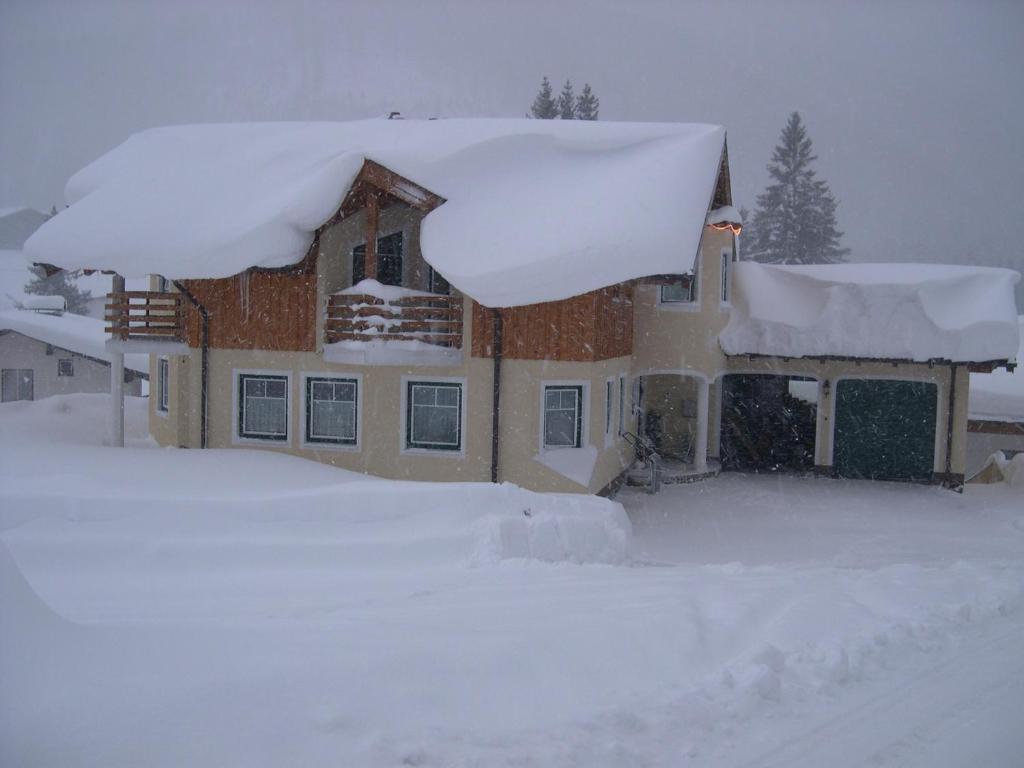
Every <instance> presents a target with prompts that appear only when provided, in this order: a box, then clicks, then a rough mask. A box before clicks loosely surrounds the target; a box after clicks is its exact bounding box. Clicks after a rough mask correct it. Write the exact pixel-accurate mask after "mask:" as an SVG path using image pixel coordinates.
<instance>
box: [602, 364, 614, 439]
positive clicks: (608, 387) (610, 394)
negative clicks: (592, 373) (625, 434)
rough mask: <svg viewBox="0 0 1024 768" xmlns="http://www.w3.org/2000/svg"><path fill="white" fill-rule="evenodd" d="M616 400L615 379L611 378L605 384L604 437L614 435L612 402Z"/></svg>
mask: <svg viewBox="0 0 1024 768" xmlns="http://www.w3.org/2000/svg"><path fill="white" fill-rule="evenodd" d="M614 398H615V379H612V378H609V379H606V380H605V382H604V436H605V437H606V438H607V437H610V436H611V434H612V400H613V399H614Z"/></svg>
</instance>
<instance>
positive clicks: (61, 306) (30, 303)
mask: <svg viewBox="0 0 1024 768" xmlns="http://www.w3.org/2000/svg"><path fill="white" fill-rule="evenodd" d="M22 307H23V308H25V309H34V310H36V311H45V312H63V311H64V310H66V309H67V308H68V301H67V299H65V298H64V297H63V296H27V297H25V301H24V302H22Z"/></svg>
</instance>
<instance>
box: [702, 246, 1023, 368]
mask: <svg viewBox="0 0 1024 768" xmlns="http://www.w3.org/2000/svg"><path fill="white" fill-rule="evenodd" d="M1019 279H1020V275H1019V274H1018V273H1017V272H1014V271H1012V270H1009V269H996V268H991V267H957V266H946V265H937V264H835V265H820V266H800V267H796V266H774V265H771V266H770V265H767V264H756V263H754V262H741V263H739V264H737V265H736V270H735V289H736V290H735V291H734V297H733V303H734V305H735V306H734V309H733V311H732V313H731V316H730V319H729V323H728V325H727V326H726V327H725V329H724V330H723V331H722V333H721V334H720V335H719V341H720V343H721V345H722V349H723V351H724V352H725V353H726V354H727V355H747V354H753V355H772V356H776V357H853V358H866V359H883V360H916V361H922V362H924V361H928V360H948V361H951V362H987V361H997V360H1014V359H1015V358H1016V355H1017V348H1018V341H1019V339H1018V328H1017V310H1016V305H1015V303H1014V296H1013V291H1014V285H1015V284H1016V283H1017V281H1018V280H1019Z"/></svg>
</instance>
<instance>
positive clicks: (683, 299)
mask: <svg viewBox="0 0 1024 768" xmlns="http://www.w3.org/2000/svg"><path fill="white" fill-rule="evenodd" d="M660 298H661V303H662V304H693V303H695V302H696V301H697V275H696V274H693V275H680V278H679V280H674V281H672V282H671V283H668V284H667V285H662V286H661V296H660Z"/></svg>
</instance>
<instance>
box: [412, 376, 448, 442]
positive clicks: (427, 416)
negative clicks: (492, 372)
mask: <svg viewBox="0 0 1024 768" xmlns="http://www.w3.org/2000/svg"><path fill="white" fill-rule="evenodd" d="M408 386H409V391H408V395H407V398H406V401H407V403H406V416H405V418H406V447H407V448H423V449H427V450H435V451H460V450H462V385H461V384H455V383H447V382H446V383H431V382H419V381H410V382H409V384H408Z"/></svg>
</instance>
